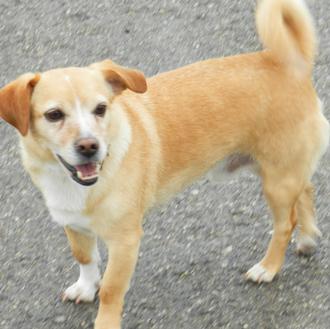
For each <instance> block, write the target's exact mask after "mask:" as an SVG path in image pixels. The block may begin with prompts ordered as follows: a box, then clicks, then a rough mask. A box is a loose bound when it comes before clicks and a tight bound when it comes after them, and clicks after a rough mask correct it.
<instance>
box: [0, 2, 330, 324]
mask: <svg viewBox="0 0 330 329" xmlns="http://www.w3.org/2000/svg"><path fill="white" fill-rule="evenodd" d="M309 4H310V7H311V9H312V12H313V15H314V17H315V22H316V27H317V30H318V32H319V36H320V54H319V57H318V59H317V63H316V68H315V75H314V76H315V83H316V87H317V90H318V92H319V94H320V96H321V98H322V99H323V101H324V105H325V113H326V115H327V117H328V118H330V111H329V105H330V98H329V93H328V91H329V90H330V74H329V61H330V2H329V1H327V0H322V1H321V0H320V1H309ZM254 9H255V2H254V0H248V1H246V0H245V1H243V0H217V1H216V0H213V1H207V0H199V1H198V0H194V1H188V0H182V1H179V0H164V1H153V0H132V1H128V0H124V1H121V2H119V1H113V0H111V1H105V0H102V1H86V0H76V1H64V0H59V1H51V0H44V1H37V0H12V1H4V0H0V72H1V74H0V84H1V85H4V84H5V83H7V82H9V81H10V80H11V79H14V78H15V77H16V76H18V75H19V74H21V73H24V72H26V71H38V70H40V71H42V70H46V69H49V68H53V67H59V66H67V65H85V64H88V63H91V62H94V61H98V60H101V59H104V58H112V59H113V60H115V61H117V62H119V63H121V64H123V65H126V66H133V67H137V68H139V69H141V70H143V71H144V72H145V73H146V74H147V75H148V76H150V75H153V74H156V73H158V72H162V71H166V70H169V69H173V68H176V67H178V66H182V65H184V64H188V63H191V62H194V61H197V60H201V59H206V58H209V57H217V56H224V55H230V54H236V53H240V52H248V51H254V50H257V49H259V48H260V45H259V42H258V39H257V36H256V32H255V27H254ZM0 149H1V152H0V168H1V170H0V187H1V193H0V202H1V207H0V250H1V252H0V328H1V329H18V328H22V329H43V328H59V329H61V328H66V329H76V328H77V329H78V328H92V322H93V319H94V318H95V315H96V311H97V302H95V303H94V304H89V305H78V306H77V305H74V304H71V303H66V304H63V303H61V301H60V293H61V291H63V289H64V288H66V287H67V286H68V285H70V284H71V283H72V282H74V281H75V280H76V278H77V275H78V268H77V266H75V265H74V264H73V260H72V257H71V255H70V250H69V248H68V243H67V241H66V239H65V236H64V233H63V231H62V229H61V228H60V227H58V226H57V225H56V224H54V223H52V222H51V220H50V216H49V214H48V212H47V209H46V208H45V206H44V204H43V201H42V199H41V196H40V194H39V193H38V192H37V191H36V189H35V188H34V187H33V186H32V184H31V181H30V179H29V178H28V176H27V175H26V174H25V173H24V171H23V169H22V166H21V164H20V159H19V150H18V144H17V137H16V133H15V132H14V131H13V129H11V128H10V127H8V126H7V125H6V124H5V123H3V122H1V123H0ZM329 158H330V154H329V152H328V153H327V155H326V156H325V158H324V159H323V161H322V164H321V166H320V168H319V170H318V172H317V174H316V175H315V176H314V182H315V184H316V190H317V198H316V201H317V202H316V203H317V209H318V218H319V225H320V228H321V230H322V232H323V237H322V239H321V240H320V244H319V248H318V250H317V252H316V254H315V255H313V256H312V257H311V258H299V257H297V256H296V255H295V252H294V245H293V244H292V245H291V246H290V247H289V249H288V252H287V260H286V263H285V266H284V268H283V270H282V272H281V275H280V276H279V277H278V278H277V279H276V280H275V281H274V282H273V283H272V284H270V285H260V286H258V285H254V284H252V283H247V282H245V280H244V277H243V274H244V272H245V271H246V270H247V269H248V268H249V267H250V266H252V265H253V264H254V263H255V262H256V261H258V260H259V259H260V257H261V256H262V255H263V253H264V251H265V248H266V246H267V243H268V240H269V238H270V231H271V221H270V215H269V212H268V211H267V206H266V205H265V202H264V200H263V197H262V194H261V189H260V182H259V181H258V180H257V178H255V177H252V176H250V175H248V174H243V175H242V176H241V177H240V179H238V180H234V181H231V182H227V183H224V184H222V185H211V184H210V183H208V182H207V181H206V180H203V179H202V180H200V181H199V182H198V183H197V184H195V185H194V186H193V187H191V188H189V189H188V190H186V191H185V192H184V193H182V194H180V195H178V196H177V197H176V198H175V199H174V200H173V201H172V202H171V203H170V204H168V205H165V206H164V207H162V208H161V209H157V210H155V211H153V212H152V213H151V214H149V215H148V217H147V220H146V223H145V236H144V239H143V243H142V248H141V253H140V260H139V263H138V266H137V270H136V272H135V275H134V279H133V282H132V285H131V289H130V291H129V293H128V295H127V298H126V306H125V312H124V321H123V328H124V329H140V328H145V329H162V328H164V329H177V328H180V329H188V328H189V329H204V328H205V329H206V328H207V329H209V328H219V329H220V328H230V329H239V328H245V329H246V328H253V329H275V328H281V329H328V328H329V326H330V325H329V323H330V269H329V266H330V263H329V252H330V244H329V243H330V223H329V216H330V215H329V210H330V206H329V195H330V179H329V176H330V169H329V168H330V167H329V165H328V164H329V160H330V159H329ZM104 261H105V253H104V250H103V264H104Z"/></svg>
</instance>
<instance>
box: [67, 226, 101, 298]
mask: <svg viewBox="0 0 330 329" xmlns="http://www.w3.org/2000/svg"><path fill="white" fill-rule="evenodd" d="M65 233H66V235H67V238H68V240H69V243H70V247H71V250H72V254H73V256H74V257H75V259H76V260H77V261H78V263H79V267H80V275H79V278H78V281H77V282H76V283H74V284H73V285H72V286H70V287H69V288H68V289H66V290H65V292H64V294H63V301H65V300H72V301H75V302H76V303H79V302H92V301H93V300H94V298H95V294H96V292H97V290H98V288H99V283H100V271H99V267H98V263H99V254H98V250H97V243H96V237H95V236H94V235H92V233H90V234H89V233H86V234H84V233H82V232H78V231H75V230H73V229H71V228H69V227H65Z"/></svg>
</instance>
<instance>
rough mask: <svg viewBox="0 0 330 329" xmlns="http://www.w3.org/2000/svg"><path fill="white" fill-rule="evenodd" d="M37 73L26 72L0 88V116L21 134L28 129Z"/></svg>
mask: <svg viewBox="0 0 330 329" xmlns="http://www.w3.org/2000/svg"><path fill="white" fill-rule="evenodd" d="M39 79H40V75H39V74H33V73H26V74H24V75H22V76H20V77H19V78H18V79H17V80H15V81H13V82H11V83H9V84H8V85H6V86H5V87H3V88H2V89H0V117H1V118H2V119H4V120H5V121H7V122H8V123H9V124H11V125H12V126H14V127H15V128H16V129H17V130H18V131H19V132H20V133H21V134H22V135H23V136H25V135H26V134H27V132H28V130H29V121H30V100H31V95H32V91H33V88H34V86H35V85H36V84H37V83H38V81H39Z"/></svg>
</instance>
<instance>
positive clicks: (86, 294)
mask: <svg viewBox="0 0 330 329" xmlns="http://www.w3.org/2000/svg"><path fill="white" fill-rule="evenodd" d="M97 290H98V286H97V285H96V284H86V283H84V282H81V281H79V280H78V281H77V282H76V283H74V284H73V285H72V286H70V287H69V288H68V289H66V290H65V292H64V293H63V297H62V300H63V302H65V301H67V300H70V301H75V303H76V304H79V303H80V302H85V303H90V302H93V300H94V298H95V294H96V292H97Z"/></svg>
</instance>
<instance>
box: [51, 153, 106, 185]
mask: <svg viewBox="0 0 330 329" xmlns="http://www.w3.org/2000/svg"><path fill="white" fill-rule="evenodd" d="M56 155H57V157H58V159H59V160H60V162H61V163H62V165H63V166H64V167H65V168H66V169H67V170H68V171H69V172H70V174H71V178H72V179H73V180H74V181H75V182H77V183H79V184H81V185H84V186H90V185H93V184H95V183H96V182H97V180H98V176H99V171H100V168H101V165H100V164H99V163H97V162H88V163H84V164H79V165H76V166H72V165H70V164H69V163H68V162H66V161H65V160H64V159H63V158H62V157H61V156H60V155H58V154H56Z"/></svg>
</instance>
